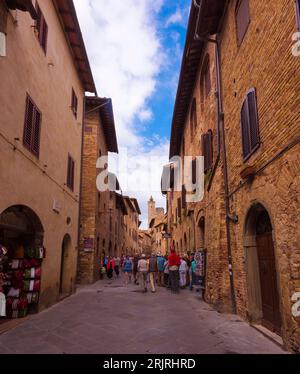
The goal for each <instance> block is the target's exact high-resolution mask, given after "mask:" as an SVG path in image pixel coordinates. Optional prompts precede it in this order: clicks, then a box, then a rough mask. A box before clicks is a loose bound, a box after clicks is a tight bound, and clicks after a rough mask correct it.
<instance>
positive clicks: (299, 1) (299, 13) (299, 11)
mask: <svg viewBox="0 0 300 374" xmlns="http://www.w3.org/2000/svg"><path fill="white" fill-rule="evenodd" d="M295 7H296V21H297V27H298V30H299V31H300V0H295Z"/></svg>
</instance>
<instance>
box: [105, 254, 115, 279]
mask: <svg viewBox="0 0 300 374" xmlns="http://www.w3.org/2000/svg"><path fill="white" fill-rule="evenodd" d="M114 268H115V262H114V260H113V258H112V257H111V256H110V257H109V258H108V260H107V264H106V272H107V277H108V279H111V278H112V277H113V272H114Z"/></svg>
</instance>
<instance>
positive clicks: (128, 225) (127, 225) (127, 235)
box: [122, 196, 141, 255]
mask: <svg viewBox="0 0 300 374" xmlns="http://www.w3.org/2000/svg"><path fill="white" fill-rule="evenodd" d="M124 202H125V206H126V209H127V212H128V215H127V216H125V217H124V242H123V251H122V253H123V254H124V255H126V254H128V255H134V254H135V253H140V251H139V226H140V221H139V216H140V214H141V211H140V208H139V205H138V202H137V200H136V199H134V198H130V197H128V196H125V197H124Z"/></svg>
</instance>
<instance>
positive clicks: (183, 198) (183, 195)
mask: <svg viewBox="0 0 300 374" xmlns="http://www.w3.org/2000/svg"><path fill="white" fill-rule="evenodd" d="M181 202H182V209H186V188H185V185H183V186H182V190H181Z"/></svg>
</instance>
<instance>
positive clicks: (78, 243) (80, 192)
mask: <svg viewBox="0 0 300 374" xmlns="http://www.w3.org/2000/svg"><path fill="white" fill-rule="evenodd" d="M85 111H86V98H85V96H84V98H83V109H82V133H81V151H80V152H81V153H80V182H79V183H80V185H79V209H78V234H77V265H76V269H77V270H76V271H77V274H76V279H77V282H78V274H79V272H78V270H79V255H80V231H81V230H80V219H81V203H82V201H81V198H82V177H83V175H82V173H83V147H84V127H85V114H86V113H85Z"/></svg>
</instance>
